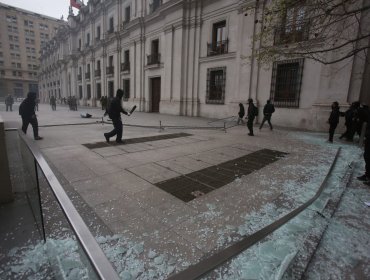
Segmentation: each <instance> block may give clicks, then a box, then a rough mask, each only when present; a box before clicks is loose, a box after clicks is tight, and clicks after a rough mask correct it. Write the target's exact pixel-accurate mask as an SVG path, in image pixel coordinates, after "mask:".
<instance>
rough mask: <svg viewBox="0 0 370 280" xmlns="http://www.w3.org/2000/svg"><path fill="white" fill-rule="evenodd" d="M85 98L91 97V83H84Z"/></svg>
mask: <svg viewBox="0 0 370 280" xmlns="http://www.w3.org/2000/svg"><path fill="white" fill-rule="evenodd" d="M86 95H87V99H91V85H86Z"/></svg>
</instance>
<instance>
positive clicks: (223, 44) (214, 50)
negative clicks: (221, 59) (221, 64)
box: [207, 39, 229, 56]
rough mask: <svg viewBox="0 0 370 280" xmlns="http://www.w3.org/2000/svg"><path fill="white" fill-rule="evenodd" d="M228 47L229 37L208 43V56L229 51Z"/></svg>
mask: <svg viewBox="0 0 370 280" xmlns="http://www.w3.org/2000/svg"><path fill="white" fill-rule="evenodd" d="M228 47H229V40H228V39H226V40H223V41H217V42H214V43H211V44H207V56H213V55H220V54H225V53H228Z"/></svg>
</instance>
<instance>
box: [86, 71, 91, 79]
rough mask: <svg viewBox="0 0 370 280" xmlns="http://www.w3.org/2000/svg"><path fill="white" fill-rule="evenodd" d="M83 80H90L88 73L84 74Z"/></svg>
mask: <svg viewBox="0 0 370 280" xmlns="http://www.w3.org/2000/svg"><path fill="white" fill-rule="evenodd" d="M85 79H88V80H90V72H86V73H85Z"/></svg>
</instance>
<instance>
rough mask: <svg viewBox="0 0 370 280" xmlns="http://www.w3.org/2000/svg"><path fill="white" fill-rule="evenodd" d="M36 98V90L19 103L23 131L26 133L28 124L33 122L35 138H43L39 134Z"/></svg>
mask: <svg viewBox="0 0 370 280" xmlns="http://www.w3.org/2000/svg"><path fill="white" fill-rule="evenodd" d="M36 98H37V94H36V92H29V93H28V95H27V98H26V99H25V100H23V102H22V103H21V105H19V115H21V117H22V131H23V132H24V133H25V134H26V133H27V128H28V125H29V124H31V125H32V128H33V137H34V139H35V140H41V139H42V137H40V136H39V125H38V122H37V117H36V113H35V106H36Z"/></svg>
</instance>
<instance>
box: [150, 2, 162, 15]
mask: <svg viewBox="0 0 370 280" xmlns="http://www.w3.org/2000/svg"><path fill="white" fill-rule="evenodd" d="M161 4H162V1H161V0H153V3H151V4H149V14H152V13H154V12H155V11H156V10H158V8H159V7H160V6H161Z"/></svg>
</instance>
